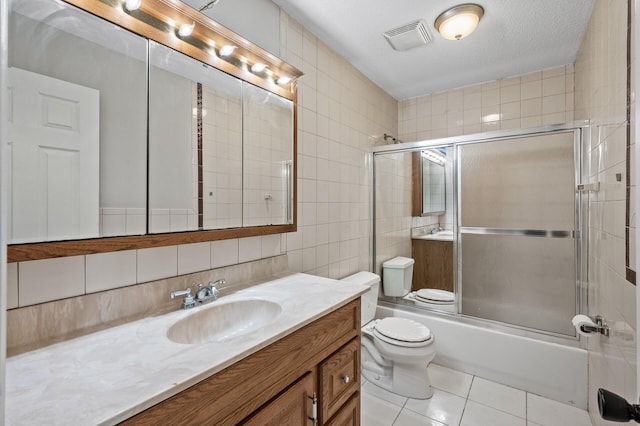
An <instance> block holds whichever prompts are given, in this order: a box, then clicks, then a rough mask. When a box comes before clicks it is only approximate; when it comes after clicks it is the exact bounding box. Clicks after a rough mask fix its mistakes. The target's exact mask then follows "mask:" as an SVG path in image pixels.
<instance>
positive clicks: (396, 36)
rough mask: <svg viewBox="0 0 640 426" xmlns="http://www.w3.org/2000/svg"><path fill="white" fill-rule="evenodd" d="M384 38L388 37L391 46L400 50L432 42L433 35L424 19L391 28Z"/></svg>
mask: <svg viewBox="0 0 640 426" xmlns="http://www.w3.org/2000/svg"><path fill="white" fill-rule="evenodd" d="M384 38H386V39H387V41H388V42H389V44H390V45H391V47H393V48H394V49H395V50H399V51H404V50H409V49H413V48H414V47H419V46H424V45H427V44H429V43H430V42H431V36H430V35H429V32H428V31H427V26H426V25H425V22H424V20H422V19H420V20H418V21H415V22H411V23H409V24H406V25H403V26H401V27H398V28H394V29H392V30H389V31H387V32H386V33H384Z"/></svg>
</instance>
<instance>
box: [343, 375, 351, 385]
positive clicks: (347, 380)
mask: <svg viewBox="0 0 640 426" xmlns="http://www.w3.org/2000/svg"><path fill="white" fill-rule="evenodd" d="M350 381H351V377H349V376H347V375H344V376H342V382H343V383H349V382H350Z"/></svg>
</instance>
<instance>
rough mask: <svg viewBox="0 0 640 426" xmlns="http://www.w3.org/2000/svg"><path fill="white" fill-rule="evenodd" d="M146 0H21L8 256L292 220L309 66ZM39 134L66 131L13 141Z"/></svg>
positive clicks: (277, 229) (234, 234) (14, 29)
mask: <svg viewBox="0 0 640 426" xmlns="http://www.w3.org/2000/svg"><path fill="white" fill-rule="evenodd" d="M143 6H144V7H142V8H140V9H139V10H137V9H136V10H133V11H130V10H127V9H126V8H125V7H124V6H123V5H122V4H121V3H120V2H117V3H113V2H111V1H108V0H66V1H65V2H58V1H54V0H16V1H13V2H12V6H11V16H10V20H9V21H10V22H9V23H10V28H9V65H10V67H11V71H10V72H9V74H18V75H17V76H16V77H12V76H9V78H8V81H9V83H10V85H13V86H11V87H10V90H9V99H10V103H11V108H10V109H9V111H10V114H9V126H8V127H9V132H8V134H9V140H8V141H6V142H7V143H6V144H5V145H4V147H5V148H6V149H7V151H8V155H7V156H8V157H10V158H11V159H12V160H11V165H12V167H11V170H9V175H6V176H7V178H8V179H7V181H8V182H10V183H9V186H10V188H11V194H10V200H11V204H12V207H11V210H12V211H11V212H10V213H11V214H10V218H9V223H10V227H11V236H10V237H9V242H10V243H11V245H10V246H9V247H8V261H9V262H15V261H25V260H35V259H44V258H51V257H61V256H72V255H81V254H89V253H102V252H109V251H117V250H130V249H137V248H147V247H158V246H163V245H175V244H186V243H194V242H204V241H213V240H219V239H228V238H241V237H250V236H257V235H268V234H276V233H283V232H292V231H295V229H296V225H295V209H296V206H295V193H296V190H295V187H296V178H295V176H296V166H295V157H296V154H295V153H296V148H295V134H296V132H295V125H296V120H295V109H296V108H295V102H296V83H295V79H296V78H297V77H299V76H300V75H301V74H302V73H301V72H300V71H299V70H297V69H296V68H294V67H292V66H291V65H289V64H287V63H285V62H283V61H281V60H280V59H278V58H276V57H275V56H273V55H271V54H269V53H268V52H266V51H264V50H263V49H261V48H259V47H258V46H256V45H254V44H252V43H251V42H249V41H247V40H245V39H243V38H241V37H240V36H238V35H237V34H235V33H233V32H231V31H229V30H228V29H226V28H224V27H222V26H220V25H219V24H217V23H215V22H214V21H211V20H210V19H209V18H208V17H206V16H205V15H203V14H201V13H199V12H198V11H196V10H194V9H192V8H191V7H189V6H187V5H185V4H183V3H181V2H176V3H167V2H165V1H164V0H147V1H145V3H144V5H143ZM76 7H77V8H76ZM187 19H188V21H189V22H194V24H195V30H194V31H193V34H191V35H188V36H178V35H177V28H175V27H174V25H176V22H181V21H183V20H187ZM114 23H117V25H115V24H114ZM127 29H129V30H131V31H132V32H129V31H128V30H127ZM227 44H232V45H234V46H236V48H235V49H234V50H233V51H232V52H231V54H229V55H226V56H225V55H222V54H220V52H219V49H220V48H221V47H222V46H225V45H227ZM148 56H149V57H150V58H151V63H149V64H148V63H147V57H148ZM256 63H261V64H264V65H265V66H266V68H263V69H261V70H259V71H256V70H258V68H257V67H256V68H255V69H253V68H252V67H251V64H256ZM23 71H24V72H23ZM29 78H31V79H32V80H29ZM34 79H35V80H34ZM34 81H44V83H42V84H44V85H45V86H46V87H47V88H48V87H53V88H55V89H56V90H57V88H58V86H61V87H63V89H62V90H63V91H62V92H60V91H54V92H51V93H47V91H46V90H45V91H43V90H40V91H38V90H31V89H32V88H34V87H36V85H35V84H36V83H35V82H34ZM147 87H149V90H150V92H149V93H148V92H147ZM29 90H31V92H33V93H34V94H35V96H36V98H37V97H38V96H39V95H37V93H40V92H41V93H44V95H42V96H40V98H39V99H37V100H34V101H33V102H32V103H31V104H29V103H28V102H27V99H28V96H26V95H25V94H27V93H28V92H29ZM65 91H66V92H65ZM76 93H79V94H77V96H76ZM71 95H73V96H71ZM74 96H76V97H78V96H79V97H80V98H78V99H76V98H75V97H74ZM82 96H84V98H86V100H84V98H82ZM34 111H35V112H36V113H33V112H34ZM28 120H31V121H28ZM25 123H26V124H25ZM281 126H285V127H284V128H283V127H281ZM43 132H50V133H51V134H52V135H53V136H52V137H51V140H55V141H56V142H58V141H61V140H63V141H65V143H67V142H66V139H69V140H70V142H68V143H67V145H60V144H59V145H56V144H54V143H49V142H46V143H40V142H38V143H32V144H31V145H29V144H22V143H18V142H16V137H17V138H22V139H20V142H22V140H30V141H42V140H43V138H42V137H41V134H44V133H43ZM34 135H35V136H34ZM67 135H71V136H67ZM74 137H75V139H74ZM65 138H66V139H65ZM147 138H148V139H149V141H148V142H149V152H147ZM73 143H75V144H76V145H73ZM23 145H24V148H23ZM23 151H24V152H23ZM85 151H86V153H85ZM147 173H148V180H147ZM23 199H24V200H23ZM37 203H40V204H39V205H37V208H34V207H33V206H34V205H36V204H37ZM147 209H149V211H147ZM185 231H192V232H185ZM107 236H108V237H113V238H109V239H108V240H105V239H103V238H102V237H107ZM25 243H28V244H25ZM34 243H35V244H34Z"/></svg>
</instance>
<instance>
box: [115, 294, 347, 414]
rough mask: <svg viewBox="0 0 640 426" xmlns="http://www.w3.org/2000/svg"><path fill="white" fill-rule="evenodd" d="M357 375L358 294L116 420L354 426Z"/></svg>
mask: <svg viewBox="0 0 640 426" xmlns="http://www.w3.org/2000/svg"><path fill="white" fill-rule="evenodd" d="M359 376H360V300H359V299H358V300H354V301H352V302H350V303H349V304H348V305H346V306H343V307H342V308H339V309H337V310H336V311H334V312H332V313H330V314H327V315H325V316H324V317H322V318H320V319H318V320H316V321H314V322H313V323H311V324H309V325H307V326H306V327H304V328H302V329H300V330H298V331H296V332H295V333H293V334H291V335H289V336H286V337H284V338H282V339H280V340H279V341H277V342H275V343H273V344H271V345H269V346H268V347H266V348H264V349H262V350H260V351H258V352H256V353H255V354H253V355H251V356H249V357H248V358H246V359H244V360H242V361H239V362H237V363H235V364H234V365H232V366H230V367H228V368H226V369H224V370H223V371H221V372H219V373H217V374H215V375H213V376H211V377H210V378H208V379H205V380H203V381H202V382H200V383H198V384H196V385H194V386H192V387H190V388H189V389H187V390H184V391H182V392H180V393H179V394H177V395H175V396H174V397H172V398H170V399H168V400H166V401H163V402H161V403H160V404H158V405H156V406H154V407H151V408H149V409H148V410H146V411H144V412H142V413H140V414H138V415H137V416H135V417H133V418H131V419H129V420H126V421H124V422H123V423H122V424H124V425H156V424H171V425H202V424H215V425H234V424H238V423H241V424H248V425H256V426H257V425H267V424H273V425H284V424H292V425H293V424H296V425H307V424H308V425H311V424H313V420H312V419H313V413H314V411H315V412H317V420H318V423H319V424H324V425H332V424H340V425H346V424H353V425H354V426H356V425H359V424H360V395H359V388H360V377H359ZM314 404H317V406H316V409H315V410H314V408H313V405H314Z"/></svg>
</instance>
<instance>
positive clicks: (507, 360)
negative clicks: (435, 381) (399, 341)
mask: <svg viewBox="0 0 640 426" xmlns="http://www.w3.org/2000/svg"><path fill="white" fill-rule="evenodd" d="M385 317H400V318H408V319H412V320H415V321H418V322H420V323H422V324H424V325H426V326H427V327H429V329H430V330H431V332H432V333H433V334H434V336H435V344H436V356H435V358H434V360H433V362H434V363H436V364H439V365H443V366H445V367H449V368H453V369H455V370H458V371H463V372H465V373H469V374H473V375H477V376H479V377H483V378H485V379H488V380H492V381H495V382H498V383H502V384H505V385H508V386H512V387H514V388H517V389H521V390H524V391H527V392H531V393H534V394H537V395H540V396H544V397H546V398H550V399H553V400H556V401H559V402H562V403H565V404H569V405H573V406H575V407H577V408H581V409H583V410H586V409H587V399H588V398H587V392H588V387H587V376H588V368H587V360H588V354H587V351H586V350H585V349H581V348H580V347H578V346H579V344H578V342H577V341H573V340H567V339H558V341H559V342H560V341H561V340H567V344H561V343H555V342H547V341H544V340H540V339H536V338H532V337H526V336H519V335H515V334H512V333H509V332H506V331H501V330H497V329H493V328H492V327H490V326H483V324H482V323H483V321H479V320H478V321H465V320H464V319H463V318H457V317H452V316H449V315H446V314H444V315H443V314H438V313H435V312H434V313H431V312H429V311H427V310H424V309H422V310H418V309H416V308H411V307H406V306H399V305H396V304H392V303H388V302H384V301H379V303H378V307H377V309H376V318H385ZM530 334H532V333H530Z"/></svg>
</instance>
